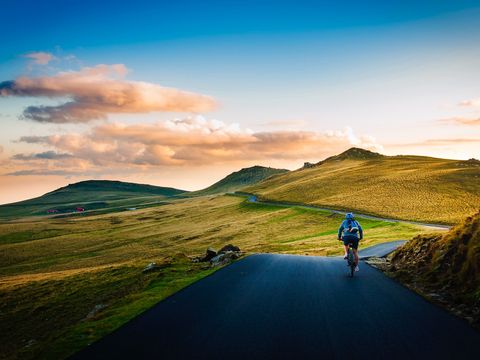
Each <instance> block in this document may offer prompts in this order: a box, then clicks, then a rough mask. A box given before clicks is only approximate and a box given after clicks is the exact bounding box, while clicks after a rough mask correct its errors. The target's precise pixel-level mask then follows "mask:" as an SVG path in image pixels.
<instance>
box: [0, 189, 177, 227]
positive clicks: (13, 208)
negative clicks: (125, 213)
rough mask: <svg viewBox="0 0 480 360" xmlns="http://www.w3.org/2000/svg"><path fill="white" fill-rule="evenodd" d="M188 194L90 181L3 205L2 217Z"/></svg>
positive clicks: (143, 202) (128, 204)
mask: <svg viewBox="0 0 480 360" xmlns="http://www.w3.org/2000/svg"><path fill="white" fill-rule="evenodd" d="M182 193H185V191H184V190H178V189H174V188H169V187H159V186H153V185H144V184H134V183H127V182H121V181H109V180H88V181H82V182H78V183H75V184H70V185H67V186H65V187H62V188H59V189H57V190H54V191H52V192H49V193H47V194H45V195H42V196H40V197H37V198H34V199H29V200H25V201H20V202H16V203H13V204H7V205H1V206H0V218H13V217H23V216H33V215H44V214H48V213H51V214H62V213H70V212H73V211H75V210H76V209H80V208H81V209H84V210H85V211H92V210H95V211H97V212H98V211H102V210H103V211H105V210H107V209H109V210H112V211H114V210H116V209H117V210H118V209H119V208H122V209H125V208H126V207H133V206H145V205H147V204H149V203H156V202H158V201H161V200H164V199H168V198H171V197H173V196H177V195H180V194H182Z"/></svg>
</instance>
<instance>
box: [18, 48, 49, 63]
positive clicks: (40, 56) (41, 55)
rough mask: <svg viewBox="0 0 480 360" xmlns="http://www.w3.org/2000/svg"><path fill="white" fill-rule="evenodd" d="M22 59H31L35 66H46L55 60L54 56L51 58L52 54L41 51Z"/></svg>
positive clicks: (26, 55)
mask: <svg viewBox="0 0 480 360" xmlns="http://www.w3.org/2000/svg"><path fill="white" fill-rule="evenodd" d="M24 57H26V58H29V59H32V61H33V63H35V64H37V65H47V64H48V63H49V62H50V61H52V60H54V59H55V56H53V55H52V54H50V53H47V52H42V51H39V52H31V53H28V54H25V55H24Z"/></svg>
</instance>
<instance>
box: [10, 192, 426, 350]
mask: <svg viewBox="0 0 480 360" xmlns="http://www.w3.org/2000/svg"><path fill="white" fill-rule="evenodd" d="M341 219H342V218H341V216H339V215H336V214H332V213H331V212H325V211H317V210H309V209H303V208H281V207H274V206H266V205H261V204H252V203H248V202H246V201H245V200H244V198H240V197H234V196H219V197H200V198H194V199H184V200H177V201H176V202H175V203H172V204H169V205H163V206H156V207H151V208H147V209H140V210H137V211H130V212H121V213H114V214H103V215H97V216H85V217H71V218H58V219H42V220H35V221H32V220H25V221H15V222H6V223H2V224H0V264H1V265H0V296H1V298H2V302H1V305H0V306H1V309H0V310H1V313H2V322H1V325H0V327H1V328H0V332H1V333H2V334H6V336H5V338H4V340H3V341H2V343H1V344H0V346H1V350H0V353H1V354H4V357H5V358H9V359H13V358H15V357H22V358H27V359H28V358H33V357H40V358H62V357H65V356H67V355H68V354H70V353H71V352H72V351H74V350H76V349H79V348H81V347H82V346H85V345H86V344H88V343H90V342H91V341H93V340H95V339H98V338H99V337H101V336H103V335H104V334H106V333H108V332H110V331H112V330H113V329H115V328H116V327H118V326H119V325H121V324H122V323H124V322H126V321H128V320H129V319H131V318H132V317H134V316H135V315H137V314H139V313H140V312H142V311H144V310H145V309H147V308H149V307H150V306H152V305H153V304H155V303H156V302H158V301H159V300H161V299H162V298H164V297H165V296H167V295H169V294H171V293H173V292H175V291H176V290H178V289H180V288H181V287H183V286H185V285H187V284H189V283H191V282H193V281H195V280H197V279H199V278H201V277H203V276H206V275H208V274H209V273H211V271H212V269H210V268H209V267H208V266H205V265H203V264H195V263H192V262H191V261H190V259H189V258H188V256H193V255H198V254H201V253H203V252H204V251H205V249H206V248H207V247H208V246H213V247H214V248H217V249H218V248H220V247H221V246H223V245H225V244H228V243H233V244H235V245H238V246H239V247H240V248H241V249H242V250H244V251H246V252H247V253H252V252H279V253H292V254H310V255H338V254H340V252H341V249H340V245H339V242H338V241H337V240H336V230H337V227H338V225H339V223H340V221H341ZM361 223H362V225H363V227H364V229H365V233H366V237H365V241H364V243H363V246H367V245H373V244H376V243H378V242H382V241H386V240H390V239H399V238H405V239H407V238H411V237H412V236H413V235H415V234H420V233H426V232H430V231H431V230H429V229H426V228H422V227H418V226H413V225H408V224H402V223H388V222H382V221H374V220H362V221H361ZM152 261H154V262H156V263H157V264H163V266H164V268H163V269H161V270H160V271H158V272H154V273H151V274H143V273H142V269H143V267H144V266H145V265H146V264H148V263H149V262H152ZM95 306H100V307H103V306H105V308H103V309H101V310H100V311H98V313H96V314H94V315H93V316H90V317H89V316H88V314H89V313H90V312H92V310H93V309H95Z"/></svg>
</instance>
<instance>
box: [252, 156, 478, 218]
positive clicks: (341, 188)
mask: <svg viewBox="0 0 480 360" xmlns="http://www.w3.org/2000/svg"><path fill="white" fill-rule="evenodd" d="M244 190H245V191H248V192H252V193H255V194H257V195H259V196H260V197H261V198H264V199H269V200H276V201H289V202H298V203H308V204H314V205H319V206H326V207H332V208H336V209H341V210H354V211H360V212H363V213H368V214H374V215H380V216H384V217H389V218H392V217H393V218H398V219H404V220H414V221H423V222H433V223H447V224H453V223H456V222H459V221H461V220H462V219H463V218H464V217H465V216H467V215H469V214H472V213H474V212H476V211H477V210H478V209H479V207H480V205H479V204H480V166H478V164H477V163H476V162H466V161H456V160H444V159H434V158H427V157H414V156H395V157H384V158H380V159H377V158H375V159H371V160H343V161H327V162H325V163H323V164H322V165H319V166H317V167H314V168H311V169H303V170H300V171H293V172H290V173H287V174H282V175H279V176H276V177H274V178H271V179H269V180H266V181H264V182H262V183H260V184H257V185H254V186H251V187H249V188H246V189H244Z"/></svg>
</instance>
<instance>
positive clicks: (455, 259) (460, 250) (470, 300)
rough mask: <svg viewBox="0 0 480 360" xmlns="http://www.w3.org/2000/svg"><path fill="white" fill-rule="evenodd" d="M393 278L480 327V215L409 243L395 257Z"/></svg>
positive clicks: (392, 269) (391, 271)
mask: <svg viewBox="0 0 480 360" xmlns="http://www.w3.org/2000/svg"><path fill="white" fill-rule="evenodd" d="M390 274H391V275H393V276H394V277H395V278H397V279H399V280H400V281H402V282H404V283H406V284H407V285H409V286H411V287H413V288H414V289H415V290H417V291H419V292H421V293H422V294H425V295H427V297H430V298H432V300H434V301H435V300H440V301H441V302H443V303H444V304H446V305H447V306H449V307H452V308H453V309H454V310H455V312H457V313H459V314H461V315H462V314H463V315H467V317H470V319H469V320H470V321H471V322H472V323H473V324H474V325H476V326H477V327H480V213H477V214H476V215H474V216H472V217H468V218H467V219H466V220H464V221H463V222H462V223H461V224H459V225H458V226H456V227H455V228H453V229H452V230H451V231H449V232H448V233H446V234H443V235H441V234H437V235H419V236H417V237H415V238H414V239H413V240H411V241H409V242H408V243H407V244H405V245H404V246H403V247H401V248H400V249H399V250H397V251H396V252H395V253H394V254H393V255H392V257H391V266H390ZM432 294H433V295H434V296H432Z"/></svg>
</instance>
